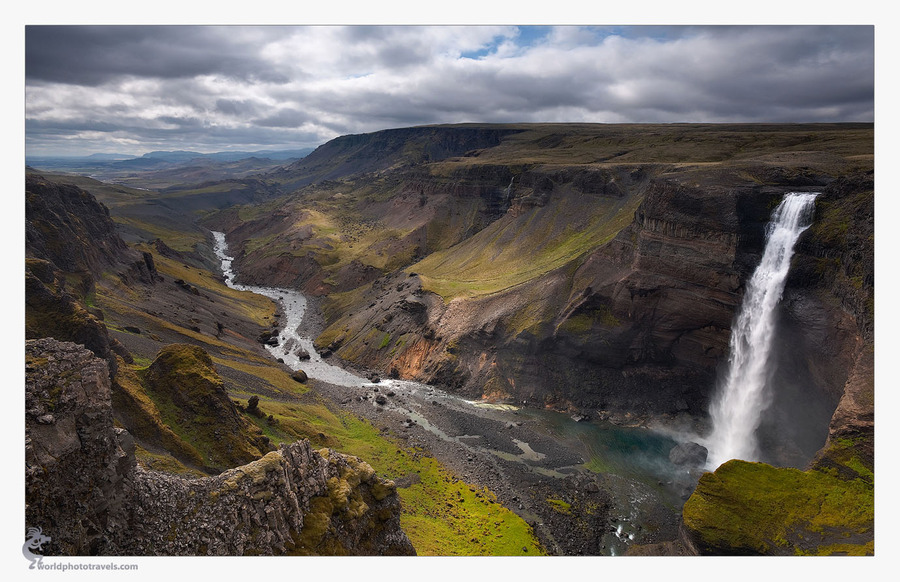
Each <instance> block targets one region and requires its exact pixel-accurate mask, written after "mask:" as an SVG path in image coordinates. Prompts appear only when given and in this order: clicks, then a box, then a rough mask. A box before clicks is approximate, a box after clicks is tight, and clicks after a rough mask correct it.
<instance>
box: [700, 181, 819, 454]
mask: <svg viewBox="0 0 900 582" xmlns="http://www.w3.org/2000/svg"><path fill="white" fill-rule="evenodd" d="M817 195H818V194H817V193H798V192H790V193H788V194H787V195H785V197H784V200H782V202H781V204H779V206H778V208H776V209H775V212H774V213H772V218H771V220H770V222H769V224H768V225H767V226H766V247H765V250H764V251H763V256H762V260H761V261H760V263H759V266H758V267H757V268H756V271H754V273H753V276H752V277H751V278H750V281H749V282H748V283H747V289H746V292H745V294H744V301H743V303H742V304H741V308H740V311H739V312H738V315H737V318H736V319H735V321H734V324H733V326H732V331H731V345H730V350H731V354H730V356H729V360H728V372H727V374H726V375H725V376H724V380H723V381H722V382H721V383H720V385H719V387H718V390H717V393H716V396H715V399H714V401H713V404H712V408H711V410H710V412H711V415H712V421H713V432H712V435H711V436H710V438H709V440H708V449H709V460H708V464H709V467H710V469H715V468H716V467H718V466H719V465H721V464H722V463H724V462H725V461H728V460H730V459H742V460H746V461H755V460H758V456H759V451H758V446H757V441H756V429H757V427H758V426H759V423H760V420H761V418H762V413H763V412H764V411H765V409H766V407H767V406H768V404H769V401H770V394H769V393H768V391H767V384H768V381H769V378H770V377H771V374H772V369H771V366H770V365H769V355H770V353H771V350H772V343H773V341H774V338H775V321H776V317H775V309H776V307H777V306H778V303H779V301H781V295H782V292H783V291H784V285H785V281H786V279H787V274H788V269H789V268H790V264H791V256H792V255H793V253H794V244H795V243H796V242H797V239H798V238H799V237H800V234H801V233H802V232H803V231H804V230H806V229H807V228H808V227H809V225H810V223H811V219H812V211H813V204H814V201H815V198H816V196H817Z"/></svg>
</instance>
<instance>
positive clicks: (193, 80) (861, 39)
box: [26, 26, 874, 149]
mask: <svg viewBox="0 0 900 582" xmlns="http://www.w3.org/2000/svg"><path fill="white" fill-rule="evenodd" d="M26 118H27V120H28V121H29V124H28V125H27V126H26V143H27V144H28V147H29V148H32V149H38V148H40V149H51V148H54V147H59V148H61V147H71V146H70V145H69V144H76V145H77V144H82V143H83V144H88V143H90V144H91V147H95V145H96V144H97V143H100V142H101V141H102V139H103V136H110V137H111V138H114V140H115V141H111V142H110V147H111V148H112V149H115V148H116V147H119V148H122V147H128V148H132V149H136V148H140V147H142V146H141V144H144V143H150V142H152V143H154V144H155V145H154V148H156V149H159V148H160V147H164V146H161V145H160V143H161V142H164V141H165V139H166V138H165V136H166V135H169V136H171V141H172V142H173V143H176V142H177V143H178V144H179V146H178V147H179V148H182V149H183V148H190V147H191V146H190V144H189V143H187V142H189V141H190V140H196V143H197V144H198V145H197V146H196V147H194V148H193V149H199V147H200V144H202V145H203V146H204V147H208V148H211V149H227V148H231V147H234V146H236V145H237V144H260V145H261V146H262V147H266V146H267V145H269V144H279V145H287V146H292V147H293V146H296V147H301V146H310V145H317V144H318V143H322V142H323V141H325V140H327V139H330V138H332V137H336V136H337V135H340V134H345V133H361V132H365V131H374V130H377V129H382V128H385V127H401V126H405V125H418V124H425V123H456V122H515V121H521V122H528V121H535V122H536V121H573V122H601V123H603V122H606V123H613V122H642V121H646V122H691V121H694V122H806V121H812V122H816V121H821V122H828V121H872V120H873V118H874V28H873V27H871V26H713V27H708V26H677V27H668V26H665V27H662V26H641V27H574V26H562V27H543V26H542V27H534V28H531V27H528V28H520V29H519V28H515V27H481V26H463V27H449V26H350V27H331V26H312V27H271V26H266V27H232V26H226V27H212V26H200V27H195V26H165V27H145V26H139V27H105V26H104V27H77V26H76V27H28V28H27V30H26ZM98 120H100V121H102V124H101V125H102V127H101V125H98ZM63 137H65V139H62V138H63ZM54 143H57V144H62V145H59V146H54V145H53V144H54Z"/></svg>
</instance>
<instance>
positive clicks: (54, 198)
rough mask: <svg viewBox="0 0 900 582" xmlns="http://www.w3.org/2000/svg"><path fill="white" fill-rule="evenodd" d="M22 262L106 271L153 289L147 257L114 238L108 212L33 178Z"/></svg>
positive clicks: (70, 189) (86, 197)
mask: <svg viewBox="0 0 900 582" xmlns="http://www.w3.org/2000/svg"><path fill="white" fill-rule="evenodd" d="M25 256H26V257H34V258H39V259H45V260H47V261H50V262H51V263H53V264H54V265H55V266H56V267H57V268H58V269H60V270H61V271H64V272H66V273H89V274H91V275H93V276H94V277H97V276H99V275H101V274H102V273H103V272H104V271H105V270H109V271H112V272H114V273H117V274H118V275H120V277H122V278H123V279H125V280H126V281H128V280H134V279H138V280H141V281H144V282H147V283H152V282H153V281H154V280H155V278H156V277H157V274H156V269H155V267H154V265H153V258H152V257H151V256H150V254H149V253H139V252H137V251H135V250H132V249H130V248H129V247H128V246H127V245H126V244H125V242H124V241H123V240H122V238H121V237H120V236H119V235H118V233H117V232H116V227H115V223H113V221H112V218H110V215H109V210H108V209H107V208H106V207H105V206H104V205H103V204H101V203H99V202H97V200H96V199H95V198H94V196H92V195H91V194H90V193H89V192H86V191H85V190H82V189H81V188H78V187H77V186H73V185H69V184H59V183H56V182H51V181H49V180H46V179H44V178H43V177H41V176H39V175H37V174H28V175H27V176H26V179H25Z"/></svg>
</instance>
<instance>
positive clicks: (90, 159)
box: [25, 148, 315, 169]
mask: <svg viewBox="0 0 900 582" xmlns="http://www.w3.org/2000/svg"><path fill="white" fill-rule="evenodd" d="M313 149H315V148H300V149H293V150H258V151H253V152H247V151H234V152H216V153H211V154H204V153H201V152H193V151H185V150H175V151H153V152H149V153H146V154H144V155H143V156H132V155H129V154H117V153H94V154H90V155H86V156H28V155H26V156H25V163H26V164H27V165H29V166H33V167H37V168H54V169H58V168H73V167H84V166H90V167H97V166H110V165H112V166H114V167H120V168H124V167H126V166H133V167H135V168H142V169H146V168H147V167H152V166H157V165H161V164H183V163H186V162H191V161H194V160H197V161H201V160H202V161H206V162H210V161H212V162H234V161H237V160H243V159H247V158H265V159H269V160H296V159H300V158H303V157H305V156H306V155H308V154H309V153H310V152H312V151H313Z"/></svg>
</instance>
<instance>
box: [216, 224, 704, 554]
mask: <svg viewBox="0 0 900 582" xmlns="http://www.w3.org/2000/svg"><path fill="white" fill-rule="evenodd" d="M213 238H214V252H215V254H216V257H217V258H218V260H219V261H220V262H221V269H222V274H223V276H224V278H225V283H226V284H227V285H228V286H229V287H231V288H233V289H237V290H243V291H251V292H253V293H257V294H260V295H264V296H266V297H269V298H271V299H273V300H274V301H275V302H277V304H278V305H279V306H280V308H281V311H282V313H283V315H282V317H281V319H280V322H282V323H283V325H282V327H281V329H280V331H279V335H278V345H277V346H271V345H266V349H267V350H268V351H269V352H270V353H271V354H272V357H273V358H275V359H280V360H281V361H283V362H284V364H285V365H287V366H288V367H289V368H290V369H292V370H298V369H302V370H303V371H304V372H306V374H307V376H308V377H309V378H310V379H312V380H314V381H316V382H317V384H318V383H321V384H322V386H323V387H324V386H334V387H341V388H342V389H343V390H342V391H340V393H339V395H338V396H335V394H334V393H333V394H332V396H333V397H335V398H340V399H341V403H342V404H345V405H348V407H349V405H350V404H352V405H354V406H356V407H357V408H356V409H354V410H355V411H358V410H362V411H363V412H365V413H367V414H370V413H371V411H372V410H377V411H378V412H379V413H382V412H383V411H387V412H392V413H394V414H396V415H397V417H398V418H402V419H405V420H404V422H405V423H407V424H412V425H416V426H418V427H421V428H423V429H425V430H426V431H428V433H430V434H431V435H432V436H433V437H436V439H438V441H440V442H443V443H447V444H448V445H450V446H451V447H452V448H447V449H446V451H445V453H446V454H445V456H447V455H449V456H450V457H453V458H442V459H440V460H441V461H442V462H445V463H446V464H448V465H449V466H451V467H454V468H456V469H457V472H458V473H459V475H460V476H461V477H462V478H463V479H474V480H479V478H478V475H476V474H475V472H474V470H473V469H471V467H473V466H474V465H473V464H472V463H471V462H472V461H473V460H474V459H476V458H478V459H482V460H483V461H484V465H485V466H488V467H492V468H493V470H494V473H495V475H494V477H497V476H499V478H500V479H499V480H494V481H491V480H489V479H488V478H486V477H484V476H483V475H481V477H480V480H481V481H482V483H481V484H482V485H486V486H491V488H492V490H494V491H495V493H497V494H498V497H499V498H500V499H501V500H503V499H504V498H505V499H506V500H512V501H511V502H507V504H508V505H511V506H512V507H511V508H512V509H514V510H517V513H519V514H520V515H522V516H523V517H525V518H526V519H529V521H535V522H540V518H539V516H538V515H536V514H534V513H533V512H531V511H530V510H529V507H528V504H527V503H526V502H524V501H525V497H526V496H527V491H525V490H524V489H523V488H524V487H526V485H525V481H526V480H527V479H525V480H523V479H521V478H517V477H515V476H513V475H511V473H514V472H517V471H518V472H524V473H522V474H525V475H531V477H529V479H531V478H535V479H551V482H552V480H553V479H561V478H565V477H567V476H572V475H575V474H578V473H579V472H582V473H587V471H586V469H585V467H589V468H591V470H592V471H595V472H597V473H598V474H602V475H603V476H604V478H606V481H605V483H606V485H607V486H608V487H609V488H611V489H616V491H613V492H611V495H613V497H614V498H615V499H616V501H617V507H616V509H615V511H614V513H615V518H614V519H613V520H612V521H611V522H610V523H609V524H608V525H607V526H606V527H607V528H608V530H607V531H605V532H603V534H602V536H600V537H602V542H601V543H599V546H600V547H598V548H597V551H595V552H593V553H597V554H607V555H618V554H622V553H624V551H625V550H626V549H627V546H628V545H629V544H631V543H633V542H634V541H635V537H636V536H638V537H640V535H641V533H642V532H646V529H644V528H642V526H643V525H644V522H645V521H646V519H647V518H646V515H645V514H646V513H647V512H657V513H658V512H659V511H660V510H659V509H658V508H659V507H662V506H665V507H666V508H667V509H666V510H665V511H667V512H668V513H671V514H672V515H675V514H677V513H680V508H681V504H682V503H683V501H684V495H685V487H686V486H690V484H691V480H692V477H690V476H689V475H688V474H687V472H686V470H684V469H682V468H679V467H676V466H674V465H673V464H672V463H671V462H670V461H669V457H668V454H669V451H670V450H671V449H672V447H674V446H676V445H677V444H678V442H677V441H676V440H674V438H673V435H671V434H666V433H664V432H660V431H656V430H651V429H647V428H627V427H620V426H617V425H614V424H612V423H608V422H603V421H600V420H596V419H595V420H590V421H577V420H575V419H573V418H571V417H570V416H569V415H566V414H563V413H559V412H554V411H549V410H541V409H533V408H525V407H517V406H513V405H509V404H502V405H496V404H489V403H484V402H480V401H470V400H466V399H464V398H461V397H459V396H456V395H454V394H450V393H448V392H445V391H443V390H440V389H438V388H436V387H434V386H429V385H426V384H421V383H418V382H412V381H408V380H397V379H391V378H385V379H380V380H379V381H378V382H372V381H370V380H369V379H367V378H365V377H363V376H361V375H359V374H355V373H353V372H351V371H349V370H347V369H345V368H343V367H341V366H338V365H335V364H333V363H331V362H330V361H329V359H326V358H323V357H322V356H321V355H320V354H319V353H318V352H317V351H316V349H315V345H314V344H313V338H312V337H310V336H309V335H307V333H308V332H306V331H305V330H304V315H305V314H306V311H307V308H308V301H307V298H306V297H305V296H304V295H303V294H302V293H301V292H299V291H296V290H292V289H282V288H274V287H261V286H254V285H242V284H238V283H235V273H234V270H233V268H232V264H233V260H234V259H233V257H231V256H229V255H228V246H227V243H226V241H225V235H224V234H223V233H221V232H213ZM301 348H302V350H303V351H305V352H306V354H308V359H307V358H306V357H304V358H303V359H301V358H300V357H298V355H297V353H298V350H300V349H301ZM332 358H334V356H332ZM379 394H380V395H385V394H391V396H392V397H391V398H390V399H385V398H384V397H382V398H380V399H379V400H380V401H381V403H380V404H378V405H377V406H376V405H375V399H376V397H377V395H379ZM361 407H362V408H361ZM450 451H452V452H450ZM466 461H468V464H467V463H466ZM466 471H468V472H466ZM551 486H552V485H551ZM651 506H652V508H651ZM648 508H651V509H648ZM669 517H671V516H669ZM547 535H548V536H550V537H552V535H551V534H549V533H548V534H547ZM558 535H559V534H557V536H558ZM645 541H646V540H645ZM651 541H652V540H651Z"/></svg>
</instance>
